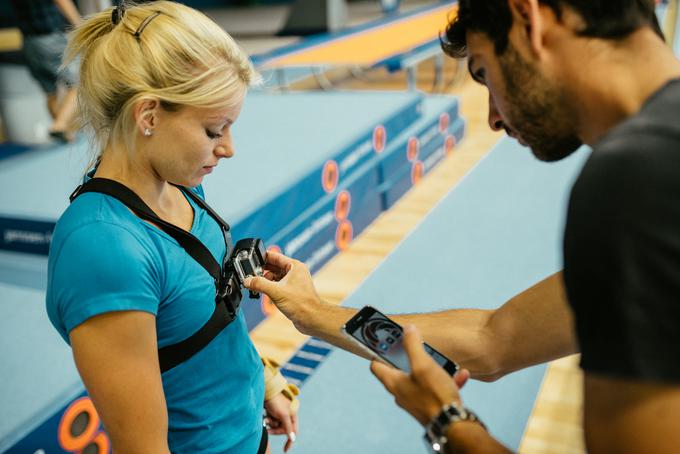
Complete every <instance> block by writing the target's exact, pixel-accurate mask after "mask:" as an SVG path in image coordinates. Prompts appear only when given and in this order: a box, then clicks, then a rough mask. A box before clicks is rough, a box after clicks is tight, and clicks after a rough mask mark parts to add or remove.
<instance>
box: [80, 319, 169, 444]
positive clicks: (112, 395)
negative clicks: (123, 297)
mask: <svg viewBox="0 0 680 454" xmlns="http://www.w3.org/2000/svg"><path fill="white" fill-rule="evenodd" d="M70 339H71V346H72V348H73V356H74V358H75V362H76V366H77V367H78V371H79V372H80V376H81V377H82V379H83V382H84V383H85V387H86V388H87V391H88V393H89V395H90V397H91V398H92V401H93V402H94V404H95V407H96V408H97V412H98V413H99V416H100V417H101V419H102V421H103V423H104V426H105V428H106V431H107V432H108V434H109V437H110V438H111V444H112V449H113V452H119V453H126V454H135V453H145V454H146V453H150V452H153V453H169V452H170V451H169V449H168V444H167V432H168V415H167V411H166V405H165V396H164V394H163V387H162V383H161V373H160V367H159V365H158V350H157V349H158V346H157V342H156V318H155V317H154V315H153V314H150V313H148V312H141V311H121V312H108V313H105V314H102V315H97V316H95V317H93V318H90V319H88V320H87V321H85V322H84V323H82V324H80V325H78V326H77V327H75V328H74V329H73V330H72V331H71V333H70Z"/></svg>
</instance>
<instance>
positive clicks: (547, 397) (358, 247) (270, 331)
mask: <svg viewBox="0 0 680 454" xmlns="http://www.w3.org/2000/svg"><path fill="white" fill-rule="evenodd" d="M455 71H456V64H455V62H452V61H447V63H446V71H445V73H446V80H452V79H453V78H454V73H455ZM431 75H432V67H431V65H429V64H424V65H421V68H419V79H418V82H419V88H421V89H424V90H429V89H430V88H431V85H432V76H431ZM330 77H331V78H335V79H341V81H340V82H339V83H337V85H339V86H340V87H342V88H352V89H381V90H384V89H403V88H404V87H405V85H406V82H405V79H404V77H403V76H399V75H397V76H394V75H389V74H386V73H384V72H381V71H373V72H371V73H369V74H366V75H365V76H364V77H361V78H360V79H355V78H348V77H347V76H346V73H345V72H342V71H337V72H336V73H335V74H332V75H331V76H330ZM315 83H316V82H314V81H305V82H302V83H300V84H298V85H297V86H296V87H293V88H312V87H313V86H314V85H315ZM446 92H447V93H451V94H455V95H457V96H459V97H460V98H461V113H462V115H463V116H464V117H465V119H466V120H467V121H468V129H467V133H466V137H465V139H464V140H463V142H462V143H461V144H460V145H459V146H458V147H457V148H456V151H455V152H454V153H453V154H451V155H450V156H449V157H447V158H446V159H445V160H444V161H443V162H442V163H441V164H439V166H438V167H436V168H435V169H434V170H433V171H432V172H431V173H430V174H428V175H427V176H426V177H424V178H423V179H422V180H421V181H420V182H419V183H418V185H417V186H416V187H414V188H413V189H412V190H411V191H410V192H408V193H407V194H406V195H405V196H404V197H403V198H402V199H401V200H400V201H399V202H398V203H397V204H396V205H395V206H394V207H392V209H390V210H389V211H388V212H385V213H383V214H382V215H381V216H380V217H379V218H378V219H376V220H375V221H374V222H373V224H372V225H371V226H369V227H368V228H367V229H366V230H365V231H364V232H363V233H362V234H361V235H360V236H359V237H357V238H356V239H355V240H354V241H353V242H352V244H351V245H350V247H349V248H348V249H347V250H346V251H344V252H342V253H340V254H338V255H337V256H336V257H335V258H333V259H332V260H331V261H330V262H329V263H328V264H327V265H326V266H325V267H324V268H323V269H321V270H320V271H319V272H318V273H316V275H315V276H314V282H315V284H316V286H317V289H318V291H319V294H320V295H321V297H322V298H323V299H324V300H326V301H329V302H332V303H336V304H340V303H341V302H342V301H343V300H344V298H345V297H346V296H348V295H349V294H350V293H351V292H352V291H353V290H354V289H355V288H357V287H358V286H359V285H360V284H361V282H362V281H363V280H364V279H365V278H366V277H367V276H368V274H369V273H370V272H371V271H372V270H373V269H374V268H375V267H376V266H378V265H379V264H380V262H381V261H382V260H383V259H384V258H385V257H386V256H387V254H389V253H390V252H391V251H392V250H393V249H394V248H395V247H396V246H397V244H398V243H399V242H400V241H401V240H402V239H403V238H404V237H405V236H406V235H407V234H408V233H409V232H410V231H411V230H413V229H414V228H415V227H416V225H417V224H418V223H419V222H420V221H421V220H422V219H423V218H424V217H425V216H426V215H427V214H428V212H429V211H430V210H431V209H432V208H433V207H434V205H435V204H436V203H437V202H438V201H439V200H441V199H442V198H443V197H444V196H445V195H446V194H447V193H448V192H449V191H450V190H451V189H452V188H453V187H455V186H456V185H457V184H458V182H459V181H460V179H461V178H462V177H463V176H464V175H466V174H467V173H468V172H469V171H470V170H471V169H472V168H473V167H474V166H475V164H476V163H477V162H478V161H479V160H480V158H482V157H483V156H484V155H485V154H486V153H487V152H488V151H489V150H490V149H491V147H492V146H493V145H494V144H495V143H496V142H497V141H498V140H499V139H500V138H501V137H502V135H501V134H499V133H494V132H492V131H491V130H490V129H489V127H488V126H487V121H486V116H487V110H488V109H487V106H488V99H487V92H486V90H485V89H484V88H483V87H481V86H479V85H477V84H475V83H473V82H472V81H471V80H470V79H469V78H468V77H466V78H465V79H464V81H463V82H462V83H461V84H458V85H457V86H455V87H454V88H451V89H448V90H447V91H446ZM251 335H252V338H253V341H254V342H255V344H256V346H257V348H258V350H259V351H260V353H261V354H263V355H268V356H271V357H273V358H275V359H277V360H278V361H285V360H287V359H288V358H289V357H290V356H291V355H292V354H293V353H294V352H295V350H296V349H297V348H298V347H299V346H301V344H302V343H303V342H304V341H305V336H302V335H301V334H299V333H298V332H297V331H296V330H295V329H294V328H293V326H292V324H291V323H290V322H289V321H288V320H286V319H285V318H284V317H283V316H282V315H281V314H280V313H275V314H274V315H272V316H271V317H270V318H269V319H267V320H265V321H264V322H262V323H261V324H260V325H259V326H258V327H257V328H256V329H255V330H253V332H252V333H251ZM367 379H370V378H367ZM303 392H304V391H303ZM395 411H398V410H397V408H396V407H395ZM491 431H492V432H493V428H491ZM582 438H583V437H582V430H581V372H580V370H579V368H578V359H577V357H570V358H564V359H562V360H560V361H556V362H554V363H552V364H551V365H550V367H549V368H548V372H547V374H546V378H545V380H544V383H543V385H542V387H541V390H540V393H539V396H538V399H537V402H536V405H535V407H534V409H533V412H532V416H531V418H530V421H529V425H528V427H527V430H526V433H525V436H524V439H523V441H522V444H521V446H520V452H522V453H532V454H539V453H540V454H542V453H565V454H567V453H568V454H577V453H583V452H585V450H584V447H583V441H582Z"/></svg>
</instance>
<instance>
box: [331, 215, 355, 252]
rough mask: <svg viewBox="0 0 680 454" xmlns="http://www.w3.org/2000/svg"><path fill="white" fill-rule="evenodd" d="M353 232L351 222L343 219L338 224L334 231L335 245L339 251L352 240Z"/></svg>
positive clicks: (345, 247)
mask: <svg viewBox="0 0 680 454" xmlns="http://www.w3.org/2000/svg"><path fill="white" fill-rule="evenodd" d="M353 234H354V232H353V229H352V223H351V222H349V221H347V220H345V221H342V222H341V223H340V224H338V229H337V230H336V231H335V246H336V247H337V248H338V250H339V251H344V250H345V249H347V247H348V246H349V243H351V242H352V236H353Z"/></svg>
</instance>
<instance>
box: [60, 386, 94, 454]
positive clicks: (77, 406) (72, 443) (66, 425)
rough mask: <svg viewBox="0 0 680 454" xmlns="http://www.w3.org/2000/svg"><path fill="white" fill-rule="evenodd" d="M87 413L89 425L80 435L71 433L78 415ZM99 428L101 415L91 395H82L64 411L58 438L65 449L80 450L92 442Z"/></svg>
mask: <svg viewBox="0 0 680 454" xmlns="http://www.w3.org/2000/svg"><path fill="white" fill-rule="evenodd" d="M83 413H86V414H87V416H88V421H87V426H85V430H83V432H82V433H80V434H78V435H73V434H72V433H71V426H72V425H73V423H74V421H75V420H76V418H77V417H78V416H80V415H81V414H83ZM98 428H99V415H98V414H97V410H95V409H94V404H93V403H92V400H90V398H89V397H81V398H80V399H77V400H75V401H74V402H73V403H72V404H71V405H69V407H68V408H67V409H66V411H64V415H63V416H62V417H61V421H59V428H58V429H57V440H58V441H59V445H60V446H61V447H62V449H64V451H80V450H82V449H84V448H85V446H87V445H88V443H90V442H91V441H92V439H93V437H94V434H95V433H96V432H97V429H98Z"/></svg>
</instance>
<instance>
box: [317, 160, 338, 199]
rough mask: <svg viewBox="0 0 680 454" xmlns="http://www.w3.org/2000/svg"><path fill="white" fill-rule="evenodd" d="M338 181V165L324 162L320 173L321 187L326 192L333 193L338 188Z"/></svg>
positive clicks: (331, 161)
mask: <svg viewBox="0 0 680 454" xmlns="http://www.w3.org/2000/svg"><path fill="white" fill-rule="evenodd" d="M339 179H340V172H339V170H338V163H337V162H335V161H333V160H332V159H331V160H330V161H326V163H325V164H324V165H323V170H322V172H321V186H322V187H323V190H324V191H326V192H333V191H334V190H335V188H336V187H337V186H338V180H339Z"/></svg>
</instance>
